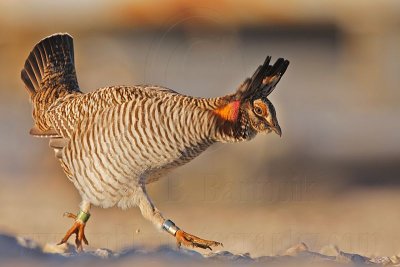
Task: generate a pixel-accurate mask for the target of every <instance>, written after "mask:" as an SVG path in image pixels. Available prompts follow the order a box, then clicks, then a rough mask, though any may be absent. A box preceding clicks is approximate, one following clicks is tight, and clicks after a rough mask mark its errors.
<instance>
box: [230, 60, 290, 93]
mask: <svg viewBox="0 0 400 267" xmlns="http://www.w3.org/2000/svg"><path fill="white" fill-rule="evenodd" d="M270 61H271V57H270V56H267V58H266V59H265V61H264V64H263V65H260V66H259V67H258V68H257V70H256V71H255V72H254V74H253V75H252V77H251V78H247V79H246V80H245V82H244V83H243V84H242V85H241V86H240V87H239V89H238V91H237V93H236V98H237V99H238V100H239V99H240V100H243V99H247V98H249V97H250V96H254V95H259V94H260V95H263V96H268V95H269V94H270V93H271V92H272V91H273V90H274V88H275V86H276V84H277V83H278V82H279V80H280V79H281V77H282V76H283V74H284V73H285V71H286V69H287V67H288V66H289V61H288V60H285V59H284V58H279V59H278V60H276V61H275V63H274V64H273V65H270V64H269V63H270Z"/></svg>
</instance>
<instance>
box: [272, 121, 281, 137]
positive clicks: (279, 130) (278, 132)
mask: <svg viewBox="0 0 400 267" xmlns="http://www.w3.org/2000/svg"><path fill="white" fill-rule="evenodd" d="M271 129H272V131H274V132H275V133H276V134H277V135H279V136H280V137H281V136H282V130H281V127H280V126H279V125H278V124H277V125H275V126H274V127H271Z"/></svg>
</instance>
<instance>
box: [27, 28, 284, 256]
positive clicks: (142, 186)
mask: <svg viewBox="0 0 400 267" xmlns="http://www.w3.org/2000/svg"><path fill="white" fill-rule="evenodd" d="M270 59H271V58H270V57H267V58H266V60H265V62H264V64H263V65H261V66H259V67H258V69H257V70H256V71H255V73H254V74H253V76H252V77H251V78H247V79H246V80H245V81H244V83H243V84H242V85H240V87H239V88H238V90H237V91H236V92H235V93H233V94H230V95H226V96H223V97H217V98H198V97H192V96H187V95H183V94H180V93H177V92H175V91H173V90H170V89H167V88H164V87H160V86H153V85H137V86H110V87H105V88H101V89H98V90H96V91H94V92H90V93H83V92H82V91H81V90H80V88H79V86H78V81H77V77H76V73H75V66H74V51H73V41H72V37H71V36H70V35H69V34H55V35H51V36H49V37H47V38H45V39H43V40H41V41H40V42H39V43H38V44H37V45H36V46H35V47H34V49H33V50H32V52H31V53H30V55H29V57H28V58H27V60H26V62H25V66H24V69H23V70H22V72H21V78H22V80H23V82H24V83H25V87H26V89H27V91H28V93H29V95H30V98H31V102H32V105H33V119H34V126H33V128H32V129H31V130H30V134H31V135H33V136H37V137H46V138H49V139H50V147H52V148H53V149H54V151H55V156H56V157H57V158H58V160H59V161H60V163H61V166H62V168H63V170H64V172H65V174H66V175H67V177H68V179H69V180H70V181H71V182H72V183H73V184H74V185H75V187H76V189H78V191H79V193H80V195H81V197H82V202H81V204H80V211H79V212H78V214H77V215H75V214H72V213H65V215H66V216H68V217H70V218H73V219H74V220H75V222H74V224H73V226H72V227H71V228H70V229H69V230H68V232H67V233H66V235H65V236H64V238H63V239H62V240H61V242H60V244H61V243H65V242H67V240H68V239H69V237H70V236H71V235H72V234H76V239H75V243H76V246H77V249H78V251H81V250H82V245H83V244H82V243H83V242H84V243H85V244H88V241H87V239H86V237H85V233H84V229H85V225H86V222H87V221H88V219H89V217H90V211H89V210H90V207H91V205H94V206H100V207H103V208H108V207H112V206H115V205H117V206H118V207H120V208H123V209H125V208H129V207H135V206H137V207H139V208H140V210H141V213H142V215H143V216H144V217H145V218H146V219H148V220H150V221H151V222H152V223H154V224H155V225H156V226H157V227H158V228H160V229H163V230H165V231H167V232H168V233H170V234H171V235H173V236H175V238H176V242H177V245H178V247H180V245H181V244H182V245H185V246H190V247H199V248H204V249H206V248H208V249H211V247H213V246H218V245H222V244H221V243H219V242H216V241H209V240H204V239H201V238H199V237H196V236H194V235H191V234H189V233H186V232H184V231H183V230H181V229H180V228H179V227H178V226H176V225H175V224H174V223H173V222H172V221H171V220H167V219H165V218H164V217H163V216H162V214H161V212H160V211H159V210H158V209H157V208H156V207H155V206H154V204H153V203H152V201H151V199H150V197H149V196H148V194H147V192H146V184H149V183H152V182H154V181H156V180H158V179H159V178H160V177H161V176H163V175H165V174H166V173H167V172H168V171H170V170H172V169H174V168H176V167H178V166H181V165H183V164H185V163H187V162H189V161H190V160H192V159H193V158H195V157H196V156H198V155H199V154H200V153H201V152H203V151H204V150H205V149H207V148H208V147H209V146H211V145H212V144H214V143H216V142H223V143H231V142H240V141H245V140H250V139H252V138H253V137H255V136H256V135H257V134H258V133H269V132H271V131H274V132H275V133H277V134H278V135H281V129H280V127H279V124H278V121H277V118H276V113H275V109H274V106H273V105H272V103H271V102H270V101H269V100H268V98H267V97H268V95H269V94H270V93H271V92H272V91H273V90H274V88H275V86H276V84H277V83H278V82H279V80H280V79H281V77H282V75H283V74H284V73H285V71H286V69H287V67H288V65H289V61H287V60H285V59H282V58H279V59H278V60H277V61H276V62H275V63H274V64H273V65H270V64H269V63H270Z"/></svg>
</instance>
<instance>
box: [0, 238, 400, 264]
mask: <svg viewBox="0 0 400 267" xmlns="http://www.w3.org/2000/svg"><path fill="white" fill-rule="evenodd" d="M0 258H1V262H0V263H1V264H2V266H4V265H10V266H11V265H12V266H54V265H55V264H63V266H87V265H94V264H96V265H97V266H111V265H112V266H131V265H132V264H140V266H232V265H235V266H236V265H239V266H244V265H246V266H354V265H357V266H364V265H365V266H366V265H371V264H376V265H381V266H388V265H394V266H398V265H397V264H399V262H400V258H399V257H397V256H392V257H373V258H368V257H365V256H362V255H358V254H351V253H346V252H343V251H341V250H340V249H339V248H338V247H336V246H333V245H330V246H325V247H323V248H322V249H321V250H320V252H314V251H311V250H310V249H309V248H308V246H307V245H306V244H304V243H299V244H296V245H294V246H292V247H290V248H288V249H287V250H286V251H285V252H284V253H282V254H280V255H275V256H261V257H252V256H251V255H250V254H249V253H245V254H234V253H231V252H229V251H224V250H222V251H215V252H208V253H204V254H200V253H198V252H195V251H192V250H187V249H183V248H181V249H177V248H173V247H171V246H159V247H156V248H153V249H145V248H143V247H130V248H128V249H124V250H121V251H118V252H113V251H111V250H109V249H96V250H86V251H85V252H81V253H76V252H75V250H74V247H73V246H72V245H67V244H64V245H60V246H58V245H54V244H46V245H45V246H43V247H41V246H40V245H38V244H37V243H35V242H34V241H32V240H29V239H25V238H22V237H13V236H9V235H0ZM3 264H4V265H3Z"/></svg>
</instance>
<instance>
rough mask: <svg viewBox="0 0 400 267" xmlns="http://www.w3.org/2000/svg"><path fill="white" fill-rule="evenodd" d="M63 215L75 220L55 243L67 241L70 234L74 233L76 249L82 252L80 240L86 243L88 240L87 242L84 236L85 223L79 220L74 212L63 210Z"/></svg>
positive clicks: (87, 243)
mask: <svg viewBox="0 0 400 267" xmlns="http://www.w3.org/2000/svg"><path fill="white" fill-rule="evenodd" d="M64 216H65V217H68V218H72V219H74V220H75V222H74V224H73V225H72V227H71V228H70V229H69V230H68V231H67V233H66V234H65V236H64V238H63V239H62V240H61V241H60V242H59V243H58V244H57V245H61V244H64V243H66V242H67V241H68V239H69V238H70V237H71V235H73V234H75V245H76V250H77V251H78V252H82V251H83V246H82V242H83V243H85V244H86V245H89V242H88V240H87V239H86V236H85V226H86V223H84V222H82V221H80V220H77V216H76V215H75V214H72V213H69V212H65V213H64Z"/></svg>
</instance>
